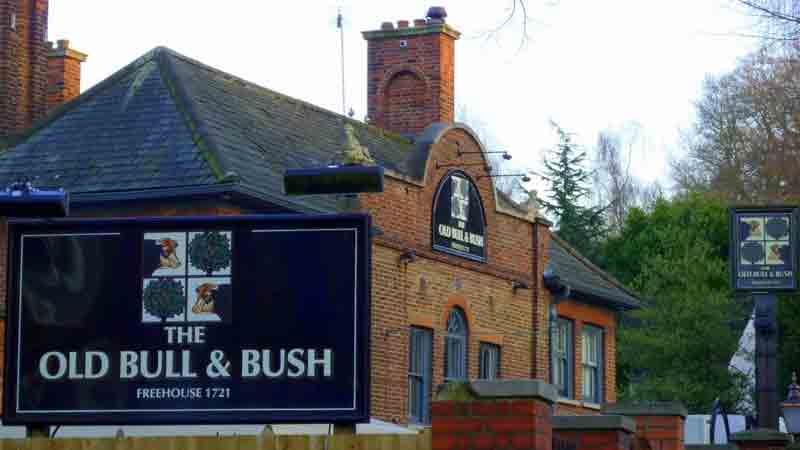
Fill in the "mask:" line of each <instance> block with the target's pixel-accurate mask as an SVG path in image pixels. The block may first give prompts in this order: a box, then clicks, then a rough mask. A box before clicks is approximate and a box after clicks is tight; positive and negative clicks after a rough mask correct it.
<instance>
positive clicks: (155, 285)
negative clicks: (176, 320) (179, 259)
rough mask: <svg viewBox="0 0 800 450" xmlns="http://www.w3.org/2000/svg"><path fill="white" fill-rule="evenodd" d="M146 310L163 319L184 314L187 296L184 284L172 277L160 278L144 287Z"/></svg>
mask: <svg viewBox="0 0 800 450" xmlns="http://www.w3.org/2000/svg"><path fill="white" fill-rule="evenodd" d="M143 298H144V310H145V311H147V313H148V314H150V315H151V316H155V317H158V318H160V319H161V320H162V321H164V320H167V319H168V318H170V317H173V316H177V315H178V314H183V311H184V310H185V309H186V298H185V296H184V293H183V285H182V284H181V283H180V282H179V281H178V280H174V279H172V278H158V279H156V280H153V281H151V282H150V283H149V284H148V285H147V287H145V288H144V294H143Z"/></svg>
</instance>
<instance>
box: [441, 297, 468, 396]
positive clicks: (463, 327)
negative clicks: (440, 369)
mask: <svg viewBox="0 0 800 450" xmlns="http://www.w3.org/2000/svg"><path fill="white" fill-rule="evenodd" d="M444 379H445V381H451V380H465V379H467V319H466V318H465V317H464V311H462V310H461V309H459V308H453V311H451V312H450V317H448V318H447V334H446V335H445V337H444Z"/></svg>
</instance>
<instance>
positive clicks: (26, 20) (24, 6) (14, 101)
mask: <svg viewBox="0 0 800 450" xmlns="http://www.w3.org/2000/svg"><path fill="white" fill-rule="evenodd" d="M47 10H48V1H47V0H0V138H4V137H7V136H11V135H15V134H19V133H22V132H23V131H25V130H26V129H27V128H28V127H30V125H31V123H32V122H33V121H35V120H37V119H39V118H41V117H43V116H44V115H45V114H46V113H47V47H46V44H45V40H46V37H47Z"/></svg>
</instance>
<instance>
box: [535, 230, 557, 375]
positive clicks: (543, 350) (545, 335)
mask: <svg viewBox="0 0 800 450" xmlns="http://www.w3.org/2000/svg"><path fill="white" fill-rule="evenodd" d="M552 225H553V224H552V223H551V222H550V221H548V220H547V219H545V218H542V217H537V218H536V219H535V221H534V225H533V269H532V270H533V279H534V285H533V299H534V300H533V317H532V318H531V320H532V322H533V324H534V325H533V327H534V329H535V330H537V332H536V333H534V334H533V342H532V343H531V344H532V345H531V348H533V364H532V365H531V378H535V379H539V380H550V350H549V349H550V305H551V303H552V294H551V293H550V291H549V290H548V289H547V288H545V287H544V285H543V283H542V280H543V278H544V270H545V268H546V267H547V264H548V263H549V257H548V251H549V249H550V235H551V231H550V227H551V226H552Z"/></svg>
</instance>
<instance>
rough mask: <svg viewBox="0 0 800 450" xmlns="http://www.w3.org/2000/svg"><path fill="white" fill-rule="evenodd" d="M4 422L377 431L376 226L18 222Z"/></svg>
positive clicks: (344, 222)
mask: <svg viewBox="0 0 800 450" xmlns="http://www.w3.org/2000/svg"><path fill="white" fill-rule="evenodd" d="M9 244H10V247H9V255H10V258H9V261H10V262H9V264H10V266H9V268H10V270H9V280H10V282H9V284H8V286H9V287H8V296H7V298H8V306H9V310H8V319H7V327H8V332H7V335H6V352H5V386H4V388H5V392H4V395H3V402H4V403H3V422H4V423H5V424H96V425H109V424H195V423H220V424H230V423H280V422H293V423H305V422H317V423H319V422H350V423H353V422H365V421H368V420H369V398H368V393H369V342H368V339H369V330H370V322H369V283H370V278H369V268H370V261H369V257H370V238H369V217H368V216H365V215H337V216H299V215H293V216H289V215H275V216H241V217H213V218H144V219H116V220H70V219H64V220H56V221H30V220H29V221H13V222H11V223H10V224H9Z"/></svg>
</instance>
